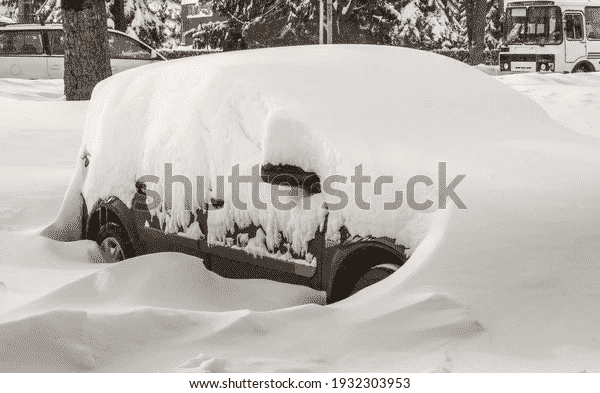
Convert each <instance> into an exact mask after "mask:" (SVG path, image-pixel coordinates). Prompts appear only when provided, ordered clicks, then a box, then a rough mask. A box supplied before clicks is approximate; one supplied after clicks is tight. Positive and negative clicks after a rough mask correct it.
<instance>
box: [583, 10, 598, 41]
mask: <svg viewBox="0 0 600 393" xmlns="http://www.w3.org/2000/svg"><path fill="white" fill-rule="evenodd" d="M585 27H586V30H587V37H588V39H590V40H600V7H585Z"/></svg>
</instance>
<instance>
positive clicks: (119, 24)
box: [112, 0, 127, 33]
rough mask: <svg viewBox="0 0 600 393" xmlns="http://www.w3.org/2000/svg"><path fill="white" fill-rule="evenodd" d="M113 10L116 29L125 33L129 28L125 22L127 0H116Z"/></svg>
mask: <svg viewBox="0 0 600 393" xmlns="http://www.w3.org/2000/svg"><path fill="white" fill-rule="evenodd" d="M112 12H113V17H114V18H115V30H119V31H122V32H123V33H124V32H125V31H126V30H127V25H126V23H125V0H115V3H114V7H113V11H112Z"/></svg>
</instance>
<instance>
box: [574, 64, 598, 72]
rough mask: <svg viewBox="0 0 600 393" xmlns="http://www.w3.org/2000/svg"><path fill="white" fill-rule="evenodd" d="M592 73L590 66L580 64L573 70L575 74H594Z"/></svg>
mask: <svg viewBox="0 0 600 393" xmlns="http://www.w3.org/2000/svg"><path fill="white" fill-rule="evenodd" d="M592 71H593V70H591V69H590V67H589V66H588V65H586V64H579V65H578V66H577V67H575V69H574V70H573V72H592Z"/></svg>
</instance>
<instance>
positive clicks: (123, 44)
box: [108, 33, 152, 60]
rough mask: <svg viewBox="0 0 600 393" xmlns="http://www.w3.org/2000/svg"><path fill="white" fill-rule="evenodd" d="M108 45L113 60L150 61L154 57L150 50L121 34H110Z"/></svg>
mask: <svg viewBox="0 0 600 393" xmlns="http://www.w3.org/2000/svg"><path fill="white" fill-rule="evenodd" d="M108 44H109V47H110V57H111V58H112V59H137V60H150V59H151V57H152V51H151V50H150V49H148V48H146V47H145V46H142V45H141V44H140V43H138V42H136V41H135V40H133V39H132V38H129V37H125V36H124V35H121V34H116V33H109V34H108Z"/></svg>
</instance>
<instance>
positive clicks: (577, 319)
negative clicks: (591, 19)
mask: <svg viewBox="0 0 600 393" xmlns="http://www.w3.org/2000/svg"><path fill="white" fill-rule="evenodd" d="M497 78H498V79H499V80H501V81H502V82H504V83H506V84H508V85H510V86H512V87H513V88H514V89H516V90H518V91H522V92H523V93H524V94H526V95H528V96H530V97H531V98H533V99H535V100H536V101H537V102H539V103H540V105H541V106H542V107H543V108H544V109H545V110H546V111H547V112H548V113H549V114H550V115H551V116H552V117H553V118H554V119H556V120H557V121H559V122H561V123H562V124H563V125H566V126H567V127H569V128H571V129H573V130H575V131H577V132H579V133H582V134H586V135H590V136H593V137H596V138H600V121H599V120H600V110H599V109H600V100H599V99H598V98H599V97H598V94H600V79H599V78H600V77H599V76H598V75H597V74H579V75H511V76H503V77H497ZM61 91H62V84H61V83H58V82H55V81H50V82H47V81H34V82H29V81H14V80H0V100H1V104H2V105H1V106H0V149H1V150H0V153H1V154H0V179H2V182H1V183H0V255H2V258H1V260H0V282H2V283H1V284H0V337H2V338H3V340H1V341H0V371H3V372H6V371H142V372H144V371H174V372H196V371H201V372H221V371H238V372H257V371H262V372H270V371H286V372H296V371H309V372H323V371H359V372H360V371H390V372H394V371H398V370H402V371H406V372H419V371H452V372H469V371H475V372H476V371H565V372H579V371H583V370H586V371H588V372H590V371H591V372H599V371H600V367H599V366H598V364H600V330H599V328H598V326H600V324H599V323H598V322H600V317H599V315H600V306H598V305H599V304H600V295H599V292H598V288H597V284H596V283H597V282H599V280H600V268H599V267H598V266H596V265H595V264H594V262H597V260H598V259H597V255H598V254H597V252H598V251H597V249H598V246H596V245H597V244H600V243H599V242H598V240H600V238H599V234H598V232H597V228H598V226H597V225H595V224H597V223H598V222H597V220H598V219H597V218H594V216H593V215H592V217H587V218H586V215H587V214H588V213H589V212H593V211H594V209H597V206H598V202H599V199H600V196H598V193H597V192H595V191H597V190H598V188H597V186H598V184H597V182H596V181H594V182H592V183H590V184H588V185H587V186H584V187H583V188H579V190H587V192H586V193H585V194H580V195H571V196H564V195H562V194H560V193H559V192H556V193H554V194H552V193H550V194H549V195H546V197H548V199H547V200H544V201H546V202H547V201H550V203H548V206H550V211H548V210H546V211H544V212H541V213H540V212H536V213H540V214H539V215H538V216H537V217H536V219H532V220H531V222H529V223H528V224H527V225H520V226H519V230H521V232H518V233H514V232H511V230H514V228H515V227H514V222H518V221H519V220H520V219H521V217H523V216H524V215H527V214H529V213H530V211H528V210H527V209H525V208H522V209H518V208H516V209H512V210H507V209H506V208H504V209H502V206H505V207H506V206H507V203H506V202H507V201H508V200H509V199H508V198H509V197H510V196H507V195H502V194H497V195H491V196H487V197H486V199H485V202H487V203H485V204H482V205H483V206H484V207H482V208H479V209H474V210H475V212H474V213H473V214H478V215H479V217H481V218H482V219H481V220H480V227H479V228H469V231H465V233H458V232H456V231H454V232H451V231H450V232H447V233H446V232H445V231H441V233H440V234H439V235H440V237H439V238H436V237H435V236H434V237H432V238H431V239H430V240H429V241H430V242H431V243H432V244H431V245H430V247H429V248H428V249H429V250H430V252H429V253H428V255H424V253H421V254H420V255H415V256H413V259H412V261H414V264H413V265H412V266H414V268H411V270H410V271H409V272H408V273H407V275H405V276H402V277H394V278H393V279H390V280H388V281H389V282H386V283H385V285H383V283H382V285H377V286H374V287H372V288H370V289H368V290H365V291H364V292H362V293H360V294H358V295H357V296H355V297H353V298H351V299H348V300H347V301H344V302H341V303H339V304H336V305H332V306H327V307H323V306H320V305H319V304H320V303H322V295H321V294H320V293H318V292H315V291H312V290H310V289H307V288H298V287H293V286H289V285H284V284H279V283H273V282H268V281H258V280H251V281H240V280H237V281H232V280H226V279H223V278H221V277H218V276H216V275H214V274H213V273H211V272H207V271H205V270H204V269H203V267H202V265H201V264H200V263H199V261H198V260H197V259H195V258H191V257H188V256H185V255H181V254H158V255H151V256H144V257H140V258H135V259H133V260H130V261H127V262H126V263H123V264H116V265H106V264H100V263H95V262H100V261H102V256H101V255H100V254H99V252H98V250H97V247H96V246H95V244H94V243H93V242H91V241H79V242H72V243H61V242H56V241H53V240H50V239H47V238H45V237H42V236H39V233H40V231H41V229H42V228H43V227H44V226H45V225H46V224H48V223H49V222H51V221H52V220H53V219H54V217H55V215H56V213H57V212H58V209H59V208H60V204H61V202H62V198H63V195H64V193H65V190H66V188H67V186H68V184H69V181H70V178H71V174H72V170H73V167H74V165H73V163H74V162H75V159H76V158H77V151H78V148H79V145H80V140H81V133H82V127H83V124H84V117H85V110H86V107H87V103H68V102H64V101H62V100H61V95H62V94H61ZM590 165H597V162H590ZM584 180H585V179H584ZM574 185H576V186H578V187H580V182H578V181H577V179H575V181H574ZM553 195H554V196H556V197H557V198H560V199H555V200H554V201H555V203H553V202H551V201H552V198H551V197H552V196H553ZM538 197H540V198H542V196H538ZM515 205H516V206H518V204H515ZM489 206H499V207H500V208H499V209H498V210H494V209H492V208H489ZM596 211H597V210H596ZM552 213H555V216H554V217H559V218H562V219H565V217H568V216H569V215H573V217H574V218H573V219H572V220H571V221H564V220H563V221H561V220H554V219H553V214H552ZM490 215H491V216H494V217H496V218H497V217H503V218H502V219H497V220H496V221H495V222H496V223H499V224H500V225H501V226H500V227H498V228H495V230H494V231H490V229H489V228H487V227H486V225H485V223H486V220H485V219H483V218H485V217H489V216H490ZM541 222H543V223H544V224H543V226H544V227H545V229H544V230H540V223H541ZM470 224H472V222H471V221H468V220H466V218H465V216H461V215H454V216H452V218H451V219H450V220H449V222H448V224H447V225H453V226H459V227H460V226H464V225H470ZM486 231H487V232H486ZM470 233H484V234H485V236H484V237H483V239H484V240H487V242H485V243H483V244H482V245H479V246H478V245H477V244H476V242H475V241H474V240H473V239H471V238H470V237H469V234H470ZM444 234H446V235H447V236H446V237H444V236H443V235H444ZM494 236H496V237H497V238H496V239H494ZM501 236H506V237H505V238H503V239H502V241H498V239H500V237H501ZM531 239H534V240H535V241H537V242H538V244H545V245H547V244H552V245H553V246H552V247H550V248H546V249H544V251H543V253H542V254H541V255H542V256H543V258H542V259H541V260H534V258H533V257H532V258H531V259H530V260H529V261H527V258H525V259H523V258H522V257H521V256H522V255H523V253H524V252H525V253H527V252H532V251H531V249H529V248H527V247H528V241H530V240H531ZM480 240H481V239H480ZM455 242H462V244H469V245H471V246H472V248H471V249H470V250H469V249H467V250H465V249H460V250H457V249H456V248H453V247H452V244H453V243H455ZM504 243H508V244H511V246H512V247H513V249H505V248H503V247H504ZM482 248H483V249H484V251H485V252H484V253H482ZM572 250H577V252H582V253H583V255H579V261H580V262H581V263H580V264H578V265H577V266H569V265H565V264H564V263H563V262H564V261H568V260H569V258H570V255H569V254H570V253H571V251H572ZM486 253H487V254H489V255H492V257H490V259H489V260H487V261H486V260H481V255H486ZM498 255H504V256H506V258H505V259H504V260H503V261H502V260H499V259H496V260H495V259H493V258H494V257H493V256H498ZM531 255H533V254H531ZM428 258H429V259H430V260H437V261H439V262H446V263H441V264H437V265H432V264H428V265H427V264H423V265H421V264H420V263H419V262H420V261H423V260H427V259H428ZM436 258H437V259H436ZM453 258H460V259H463V260H467V261H472V262H473V264H472V265H469V264H463V265H460V266H461V267H462V269H459V270H457V269H456V268H455V266H453V265H452V264H450V263H448V262H447V261H453ZM499 261H500V262H502V265H501V266H499ZM544 262H546V263H544ZM584 262H586V263H587V264H586V263H584ZM467 276H468V277H470V278H471V280H470V281H467V282H469V285H463V284H464V283H465V281H464V278H465V277H467ZM432 277H442V278H443V279H439V280H437V281H432V280H431V278H432ZM499 305H502V307H499ZM373 332H377V334H372V333H373Z"/></svg>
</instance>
